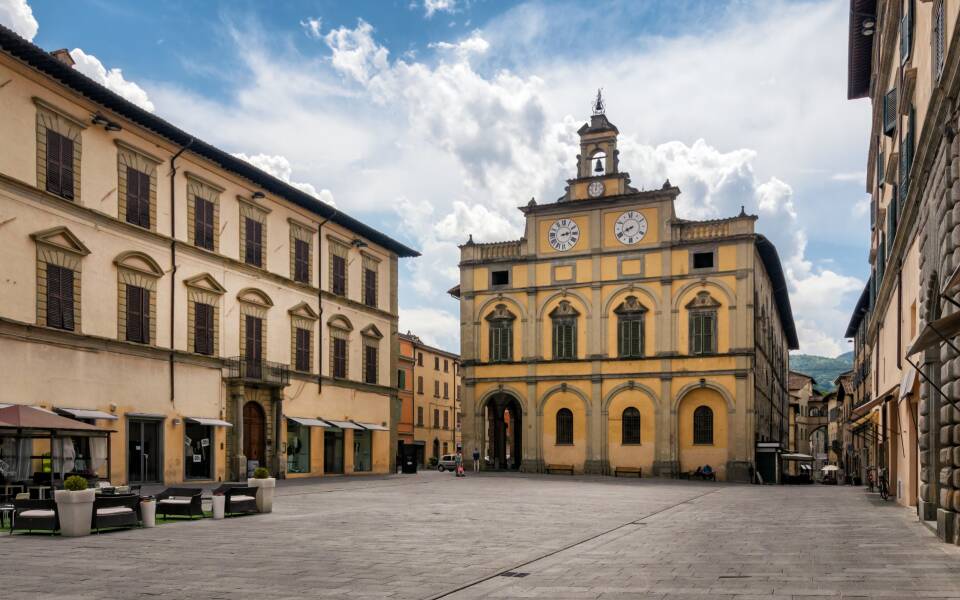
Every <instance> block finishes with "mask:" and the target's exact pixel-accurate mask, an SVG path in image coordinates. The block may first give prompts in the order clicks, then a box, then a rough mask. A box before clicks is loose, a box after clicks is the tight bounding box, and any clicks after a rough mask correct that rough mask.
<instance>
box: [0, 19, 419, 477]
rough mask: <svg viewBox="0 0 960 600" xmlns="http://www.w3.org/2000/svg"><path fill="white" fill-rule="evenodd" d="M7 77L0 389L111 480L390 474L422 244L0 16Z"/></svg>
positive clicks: (0, 161) (1, 158)
mask: <svg viewBox="0 0 960 600" xmlns="http://www.w3.org/2000/svg"><path fill="white" fill-rule="evenodd" d="M0 82H3V83H2V98H3V100H2V110H0V140H2V141H3V143H2V144H0V224H2V225H0V247H2V248H3V260H2V262H0V270H2V276H0V354H2V355H3V356H4V357H5V358H4V360H3V361H0V381H2V382H3V384H2V386H0V402H3V403H16V404H27V405H33V406H41V407H44V408H47V409H51V410H56V411H58V412H60V413H62V414H65V415H70V416H73V417H76V418H82V419H86V420H89V421H91V422H95V423H96V424H97V425H102V426H107V425H108V426H109V427H110V428H112V429H114V430H116V433H114V434H113V436H112V442H111V444H112V445H111V447H110V451H111V452H112V458H113V460H112V465H113V469H112V472H111V473H106V472H104V469H105V467H104V465H103V461H102V460H101V458H102V457H101V456H100V455H101V454H103V453H104V452H105V451H106V449H99V448H89V447H87V446H85V445H84V444H83V443H82V442H81V441H77V442H76V448H75V451H76V453H77V454H78V467H77V468H78V469H79V470H81V471H83V472H85V473H87V474H97V475H100V476H102V477H108V478H109V479H110V480H111V481H113V482H166V483H171V482H180V481H183V480H185V479H190V480H201V481H202V480H207V481H211V480H212V481H216V480H235V479H238V478H243V477H245V476H246V474H247V471H248V468H249V467H252V466H253V465H254V464H259V465H261V466H266V467H268V468H269V469H270V471H271V472H272V473H274V474H276V475H278V476H280V477H283V476H290V477H294V476H308V475H320V474H326V473H353V472H379V473H383V472H387V471H388V470H389V468H390V463H391V460H392V458H393V456H394V451H393V448H394V447H395V446H396V442H395V441H393V440H391V433H390V430H391V425H392V424H393V423H395V422H396V420H397V417H398V414H399V403H398V402H397V392H396V381H395V379H394V377H395V374H396V373H397V359H396V357H397V351H396V342H397V339H396V328H397V262H398V257H400V256H415V255H416V252H414V251H413V250H411V249H409V248H407V247H406V246H404V245H403V244H400V243H398V242H396V241H394V240H392V239H391V238H389V237H387V236H386V235H384V234H382V233H380V232H379V231H377V230H375V229H373V228H371V227H369V226H367V225H364V224H363V223H361V222H359V221H357V220H355V219H353V218H351V217H349V216H348V215H346V214H344V213H342V212H340V211H338V210H335V209H334V208H332V207H331V206H329V205H327V204H324V203H322V202H320V201H318V200H317V199H315V198H314V197H313V196H310V195H308V194H306V193H304V192H302V191H300V190H298V189H296V188H294V187H292V186H290V185H289V184H287V183H284V182H282V181H280V180H278V179H276V178H274V177H272V176H270V175H268V174H267V173H265V172H263V171H260V170H259V169H257V168H255V167H253V166H251V165H250V164H248V163H246V162H244V161H242V160H239V159H237V158H236V157H234V156H232V155H230V154H229V153H227V152H224V151H222V150H219V149H217V148H215V147H213V146H211V145H210V144H207V143H205V142H203V141H201V140H198V139H196V138H194V137H192V136H190V135H189V134H187V133H185V132H183V131H181V130H180V129H177V128H176V127H175V126H173V125H171V124H170V123H168V122H166V121H164V120H162V119H161V118H159V117H157V116H156V115H153V114H151V113H149V112H146V111H144V110H142V109H140V108H138V107H137V106H135V105H133V104H132V103H130V102H127V101H125V100H123V99H122V98H120V97H119V96H117V95H116V94H114V93H112V92H110V91H108V90H107V89H106V88H104V87H102V86H100V85H98V84H96V83H94V82H93V81H92V80H90V79H89V78H87V77H85V76H83V75H81V74H80V73H79V72H78V71H76V70H74V69H73V68H72V61H71V60H70V58H69V54H68V53H67V52H65V51H58V52H56V53H53V54H50V53H47V52H45V51H43V50H42V49H41V48H39V47H37V46H35V45H33V44H31V43H29V42H27V41H25V40H23V39H22V38H20V37H18V36H17V35H15V34H13V33H12V32H10V31H9V30H7V29H4V28H2V27H0ZM0 448H2V449H0V453H2V452H7V453H9V452H10V449H9V448H8V447H7V446H6V445H3V446H0ZM35 452H43V449H35ZM8 458H10V457H9V456H8ZM24 468H25V469H27V468H29V465H24Z"/></svg>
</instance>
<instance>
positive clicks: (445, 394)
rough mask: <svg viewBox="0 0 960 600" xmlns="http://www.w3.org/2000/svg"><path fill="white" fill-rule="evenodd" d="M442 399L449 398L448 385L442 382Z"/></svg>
mask: <svg viewBox="0 0 960 600" xmlns="http://www.w3.org/2000/svg"><path fill="white" fill-rule="evenodd" d="M443 397H444V398H449V397H450V384H449V383H447V382H446V381H444V382H443Z"/></svg>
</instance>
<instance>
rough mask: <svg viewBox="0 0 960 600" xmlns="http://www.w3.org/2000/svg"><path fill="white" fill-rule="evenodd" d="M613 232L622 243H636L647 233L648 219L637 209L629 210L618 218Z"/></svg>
mask: <svg viewBox="0 0 960 600" xmlns="http://www.w3.org/2000/svg"><path fill="white" fill-rule="evenodd" d="M613 233H614V234H616V236H617V239H618V240H620V243H621V244H627V245H628V246H629V245H631V244H636V243H637V242H639V241H640V240H642V239H643V237H644V236H645V235H647V219H646V217H644V216H643V215H641V214H640V213H638V212H637V211H635V210H628V211H627V212H625V213H623V214H622V215H620V216H619V217H618V218H617V222H616V223H614V225H613Z"/></svg>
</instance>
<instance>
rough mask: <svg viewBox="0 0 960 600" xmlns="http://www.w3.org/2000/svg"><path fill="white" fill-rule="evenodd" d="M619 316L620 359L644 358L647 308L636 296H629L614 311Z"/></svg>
mask: <svg viewBox="0 0 960 600" xmlns="http://www.w3.org/2000/svg"><path fill="white" fill-rule="evenodd" d="M613 312H614V313H615V314H616V315H617V351H618V354H619V355H620V358H637V357H640V356H643V337H644V331H643V330H644V315H646V313H647V308H646V307H645V306H644V305H642V304H640V302H639V301H638V300H637V297H636V296H627V297H626V298H625V299H624V300H623V302H622V303H621V304H620V306H618V307H616V308H615V309H613Z"/></svg>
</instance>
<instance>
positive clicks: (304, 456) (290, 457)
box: [287, 421, 310, 473]
mask: <svg viewBox="0 0 960 600" xmlns="http://www.w3.org/2000/svg"><path fill="white" fill-rule="evenodd" d="M287 472H288V473H309V472H310V428H309V427H305V426H303V425H301V424H299V423H294V422H293V421H287Z"/></svg>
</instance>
